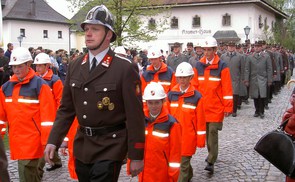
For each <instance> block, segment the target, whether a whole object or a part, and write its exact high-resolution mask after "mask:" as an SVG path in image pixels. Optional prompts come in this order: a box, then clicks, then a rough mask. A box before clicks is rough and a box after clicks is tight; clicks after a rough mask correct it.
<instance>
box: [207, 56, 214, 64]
mask: <svg viewBox="0 0 295 182" xmlns="http://www.w3.org/2000/svg"><path fill="white" fill-rule="evenodd" d="M214 57H215V56H214ZM214 57H213V58H212V59H211V60H210V61H209V60H208V59H207V58H206V64H208V63H210V64H212V63H213V60H214Z"/></svg>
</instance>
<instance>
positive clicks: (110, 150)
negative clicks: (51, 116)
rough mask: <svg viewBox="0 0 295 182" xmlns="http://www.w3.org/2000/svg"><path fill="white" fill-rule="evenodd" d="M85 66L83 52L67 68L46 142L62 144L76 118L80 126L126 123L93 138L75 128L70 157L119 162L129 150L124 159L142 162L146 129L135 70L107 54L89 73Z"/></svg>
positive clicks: (111, 52) (92, 161)
mask: <svg viewBox="0 0 295 182" xmlns="http://www.w3.org/2000/svg"><path fill="white" fill-rule="evenodd" d="M89 67H90V66H89V60H88V55H87V54H86V55H85V56H82V57H79V58H77V60H75V61H72V62H71V63H70V64H69V67H68V71H67V77H66V80H65V84H64V90H63V96H62V101H61V105H60V108H59V110H58V112H57V117H56V121H55V123H54V126H53V128H52V131H51V133H50V136H49V139H48V143H49V144H54V145H56V146H60V144H61V142H62V140H63V138H64V136H65V135H66V134H67V132H68V130H69V128H70V127H71V124H72V122H73V120H74V117H75V115H77V118H78V122H79V125H81V126H84V127H92V128H101V127H112V126H118V125H122V123H126V128H124V129H120V130H118V131H115V132H109V133H107V134H102V135H95V136H87V135H86V134H85V133H83V132H82V131H81V130H80V129H78V130H77V134H76V136H75V141H74V156H75V157H76V158H77V159H78V160H80V161H82V162H83V163H94V162H96V161H99V160H115V161H116V160H119V161H120V160H123V159H124V158H125V156H126V152H127V149H128V158H130V159H131V160H141V159H143V149H144V138H145V133H144V131H145V126H144V114H143V108H142V97H141V89H140V88H141V85H140V78H139V75H138V68H137V66H136V65H133V64H131V63H130V62H128V61H127V60H123V59H122V58H119V57H117V56H115V55H114V52H113V51H111V50H109V52H108V53H107V54H106V56H105V57H104V58H103V60H102V61H101V62H100V64H99V65H97V66H96V68H95V69H94V70H93V71H92V72H91V73H90V72H89ZM106 98H107V99H106ZM103 100H104V103H105V104H103V103H102V101H103ZM106 100H108V102H106ZM127 128H128V130H127Z"/></svg>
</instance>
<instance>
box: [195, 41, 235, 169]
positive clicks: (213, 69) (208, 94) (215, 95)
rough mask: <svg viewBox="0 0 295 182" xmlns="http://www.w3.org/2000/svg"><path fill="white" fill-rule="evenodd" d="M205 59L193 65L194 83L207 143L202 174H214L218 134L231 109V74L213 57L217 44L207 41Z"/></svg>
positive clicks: (223, 63)
mask: <svg viewBox="0 0 295 182" xmlns="http://www.w3.org/2000/svg"><path fill="white" fill-rule="evenodd" d="M202 47H203V49H204V57H203V58H202V59H201V60H200V61H199V62H197V64H196V76H195V79H196V82H197V90H199V91H200V92H201V94H202V96H203V98H204V111H205V119H206V122H207V123H206V125H207V126H206V142H207V149H208V153H209V154H208V157H207V158H206V162H207V166H206V168H205V170H207V171H209V172H210V173H213V172H214V163H215V161H216V159H217V156H218V131H219V130H222V122H223V119H224V116H226V117H227V116H229V115H230V114H231V113H232V109H233V94H232V85H231V83H232V82H231V78H230V70H229V68H228V67H227V65H226V63H225V62H224V61H222V60H220V59H219V56H218V55H217V54H216V51H217V41H216V39H215V38H213V37H206V38H205V40H204V42H203V45H202Z"/></svg>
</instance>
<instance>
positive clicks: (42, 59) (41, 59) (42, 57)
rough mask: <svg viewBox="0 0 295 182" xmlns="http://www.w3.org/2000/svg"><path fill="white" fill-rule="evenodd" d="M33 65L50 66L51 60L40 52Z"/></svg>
mask: <svg viewBox="0 0 295 182" xmlns="http://www.w3.org/2000/svg"><path fill="white" fill-rule="evenodd" d="M33 64H51V60H50V57H49V55H48V54H46V53H44V52H41V53H39V54H38V55H37V56H36V57H35V59H34V63H33Z"/></svg>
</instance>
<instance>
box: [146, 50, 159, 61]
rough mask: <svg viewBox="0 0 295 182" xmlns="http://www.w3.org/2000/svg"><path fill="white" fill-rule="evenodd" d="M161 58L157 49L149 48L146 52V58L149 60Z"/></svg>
mask: <svg viewBox="0 0 295 182" xmlns="http://www.w3.org/2000/svg"><path fill="white" fill-rule="evenodd" d="M161 56H162V53H161V50H160V49H159V48H158V47H151V48H150V49H149V50H148V55H147V57H148V58H149V59H153V58H159V57H161Z"/></svg>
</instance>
